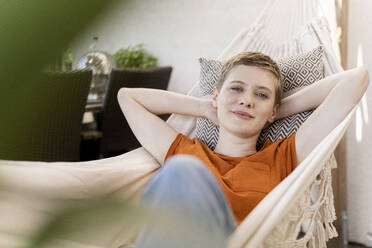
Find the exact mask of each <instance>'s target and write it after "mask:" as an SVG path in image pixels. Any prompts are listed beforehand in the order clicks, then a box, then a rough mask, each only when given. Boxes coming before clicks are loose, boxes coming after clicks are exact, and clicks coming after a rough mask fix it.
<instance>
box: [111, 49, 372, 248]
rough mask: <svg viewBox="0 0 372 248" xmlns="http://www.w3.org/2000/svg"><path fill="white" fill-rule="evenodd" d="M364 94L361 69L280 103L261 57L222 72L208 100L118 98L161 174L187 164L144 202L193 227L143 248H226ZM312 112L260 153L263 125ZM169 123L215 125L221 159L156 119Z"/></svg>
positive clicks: (145, 92)
mask: <svg viewBox="0 0 372 248" xmlns="http://www.w3.org/2000/svg"><path fill="white" fill-rule="evenodd" d="M368 84H369V76H368V72H367V70H366V69H364V68H362V67H361V68H355V69H352V70H348V71H345V72H341V73H339V74H336V75H332V76H330V77H327V78H325V79H322V80H320V81H318V82H316V83H314V84H312V85H311V86H308V87H306V88H304V89H302V90H300V91H298V92H296V93H294V94H293V95H291V96H288V97H286V98H284V99H281V92H282V77H281V75H280V71H279V68H278V66H277V65H276V63H275V62H274V61H273V60H272V59H271V58H270V57H268V56H266V55H264V54H261V53H252V52H243V53H240V54H238V55H236V56H234V57H232V58H231V59H230V60H228V61H227V62H226V63H225V64H224V66H223V69H222V75H221V78H220V82H219V84H218V85H217V86H216V88H215V89H214V95H213V99H210V100H206V99H199V98H195V97H191V96H185V95H182V94H177V93H172V92H168V91H162V90H154V89H135V88H134V89H133V88H132V89H129V88H123V89H121V90H120V91H119V93H118V100H119V104H120V106H121V109H122V111H123V113H124V115H125V117H126V119H127V121H128V123H129V125H130V127H131V129H132V131H133V133H134V134H135V136H136V137H137V139H138V140H139V142H140V143H141V144H142V146H143V147H144V148H145V149H146V150H147V151H148V152H149V153H150V154H152V155H153V156H154V157H155V158H156V159H157V161H158V162H159V163H161V164H162V163H163V162H164V161H165V160H167V159H168V158H170V157H171V156H172V155H175V154H186V155H187V156H185V155H183V156H180V155H178V156H174V157H172V158H170V159H169V160H167V161H166V166H165V167H164V169H162V170H160V172H159V173H158V174H157V175H156V176H155V177H154V178H153V179H152V181H151V182H150V184H149V185H148V187H147V189H146V190H145V192H144V197H143V199H144V202H145V203H146V204H148V205H149V206H151V207H152V209H156V210H157V211H163V210H164V209H166V210H164V211H166V212H167V213H170V214H171V215H174V216H180V215H183V216H184V217H185V218H184V219H187V220H188V222H189V223H188V225H189V226H191V227H189V228H185V230H188V231H185V230H183V232H182V233H183V235H182V238H181V237H179V236H178V237H177V238H175V239H174V240H173V241H169V240H168V239H169V237H170V236H172V235H170V233H169V230H172V229H174V228H176V227H171V225H172V224H170V223H167V225H166V226H167V227H169V228H168V232H167V231H165V230H164V226H160V225H158V224H153V225H148V227H147V228H146V229H143V232H142V234H141V235H140V237H139V242H138V244H139V246H140V247H183V246H182V244H186V243H187V247H199V246H200V244H202V242H203V239H202V238H200V239H199V236H200V237H203V236H204V237H208V239H209V241H211V243H209V244H208V246H213V247H224V246H225V242H226V238H227V237H228V236H229V234H230V233H231V232H232V231H233V230H234V228H235V226H236V224H240V222H241V221H242V220H243V219H244V218H245V217H246V216H247V215H248V214H249V212H250V211H251V210H252V209H253V208H254V207H255V206H256V205H257V204H258V203H259V201H260V200H262V199H263V198H264V196H265V195H266V194H267V193H268V192H270V190H272V189H273V188H274V187H275V186H276V185H277V184H279V183H280V181H281V180H283V179H284V178H285V177H286V176H288V174H289V173H290V172H291V171H292V170H293V169H294V168H295V167H296V165H297V164H299V163H301V162H302V161H303V160H304V159H305V158H306V156H307V155H308V154H309V153H310V152H311V151H312V150H313V148H314V147H315V146H316V145H318V144H319V143H320V141H321V140H322V139H323V138H324V137H325V136H327V134H328V133H329V132H330V131H331V130H332V129H333V128H335V127H336V126H337V125H338V124H339V123H340V122H341V121H342V120H343V119H344V118H345V116H346V115H347V114H348V113H349V112H350V111H351V109H352V108H353V107H354V106H355V105H356V104H357V103H358V102H359V100H360V98H361V97H362V95H363V94H364V92H365V90H366V89H367V86H368ZM314 108H316V110H315V111H314V112H313V114H312V115H311V116H310V117H309V118H308V119H307V120H306V121H305V123H304V124H303V125H302V126H301V127H300V128H299V130H298V131H297V132H296V133H295V134H294V135H292V136H291V137H288V138H286V139H282V140H280V141H277V142H274V143H271V142H265V144H264V146H263V147H262V148H261V149H260V150H259V151H257V150H256V143H257V139H258V136H259V134H260V132H261V130H262V129H263V128H264V126H265V125H267V124H269V123H272V122H273V121H274V120H275V119H278V118H282V117H285V116H288V115H291V114H294V113H299V112H303V111H306V110H310V109H314ZM166 113H177V114H182V115H192V116H197V117H204V118H208V119H210V120H212V121H213V122H214V123H216V124H218V125H219V127H220V131H219V140H218V143H217V145H216V148H215V150H214V151H212V150H211V149H209V148H208V147H207V146H206V145H204V144H202V143H201V142H199V141H198V140H197V139H189V138H188V137H186V136H184V135H182V134H180V133H178V132H177V131H176V130H175V129H173V128H172V127H171V126H170V125H169V124H167V123H166V122H164V121H163V120H161V119H160V118H159V117H157V116H156V115H160V114H166ZM330 117H331V118H330ZM189 155H191V156H192V157H191V156H189ZM174 218H177V217H174ZM192 226H194V227H195V228H192ZM196 227H197V228H196ZM159 230H161V231H159ZM196 230H197V231H196ZM199 230H204V232H207V234H205V233H203V234H202V231H199ZM165 237H166V238H165ZM165 240H167V241H165ZM203 246H205V245H203Z"/></svg>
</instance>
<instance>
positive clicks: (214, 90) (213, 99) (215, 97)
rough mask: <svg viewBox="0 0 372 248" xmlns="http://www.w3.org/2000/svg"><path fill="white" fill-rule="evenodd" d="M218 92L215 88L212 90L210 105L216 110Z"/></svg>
mask: <svg viewBox="0 0 372 248" xmlns="http://www.w3.org/2000/svg"><path fill="white" fill-rule="evenodd" d="M218 94H219V93H218V90H217V88H216V87H214V88H213V98H212V104H213V107H215V108H217V97H218Z"/></svg>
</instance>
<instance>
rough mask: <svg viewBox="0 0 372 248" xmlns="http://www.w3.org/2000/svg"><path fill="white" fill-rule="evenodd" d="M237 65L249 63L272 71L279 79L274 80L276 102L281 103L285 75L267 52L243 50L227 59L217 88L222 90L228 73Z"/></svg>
mask: <svg viewBox="0 0 372 248" xmlns="http://www.w3.org/2000/svg"><path fill="white" fill-rule="evenodd" d="M237 65H249V66H256V67H259V68H263V69H266V70H268V71H270V72H272V73H273V74H274V76H275V78H276V79H277V80H275V82H274V87H275V103H274V104H279V103H280V100H281V98H282V94H283V77H282V74H281V73H280V70H279V67H278V65H277V64H276V62H275V61H274V60H272V59H271V58H270V57H269V56H267V55H266V54H263V53H260V52H241V53H239V54H237V55H235V56H233V57H232V58H230V59H229V60H228V61H226V62H225V63H224V64H223V66H222V70H221V76H220V79H219V81H218V83H217V85H216V88H217V89H218V90H220V89H221V88H222V85H223V83H224V81H225V79H226V77H227V74H228V73H229V72H230V71H231V70H232V69H233V68H234V67H235V66H237Z"/></svg>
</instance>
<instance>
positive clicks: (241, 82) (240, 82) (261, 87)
mask: <svg viewBox="0 0 372 248" xmlns="http://www.w3.org/2000/svg"><path fill="white" fill-rule="evenodd" d="M232 83H239V84H247V83H244V82H243V81H239V80H234V81H231V82H230V84H232ZM258 88H259V89H264V90H267V91H269V92H272V91H271V90H270V89H269V88H267V87H265V86H258Z"/></svg>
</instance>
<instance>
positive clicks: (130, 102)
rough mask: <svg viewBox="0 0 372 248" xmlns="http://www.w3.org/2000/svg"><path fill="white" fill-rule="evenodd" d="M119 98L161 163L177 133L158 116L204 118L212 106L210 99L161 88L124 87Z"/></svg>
mask: <svg viewBox="0 0 372 248" xmlns="http://www.w3.org/2000/svg"><path fill="white" fill-rule="evenodd" d="M118 101H119V105H120V108H121V110H122V111H123V114H124V116H125V118H126V120H127V122H128V124H129V126H130V128H131V129H132V131H133V133H134V135H135V136H136V138H137V139H138V141H139V142H140V143H141V145H142V146H143V147H144V148H145V149H146V150H147V151H148V152H149V153H150V154H151V155H153V156H154V157H155V159H156V160H157V161H158V162H159V163H160V164H162V163H163V162H164V158H165V155H166V153H167V151H168V149H169V146H170V145H171V143H172V142H173V140H174V139H175V138H176V136H177V134H178V132H177V131H176V130H175V129H174V128H173V127H172V126H170V125H169V124H168V123H166V122H165V121H163V120H162V119H161V118H159V117H158V116H157V115H160V114H169V113H176V114H181V115H191V116H200V117H205V113H206V109H207V108H209V107H208V105H209V102H208V101H207V100H204V99H201V98H197V97H192V96H187V95H183V94H178V93H175V92H170V91H165V90H158V89H145V88H121V89H120V90H119V92H118Z"/></svg>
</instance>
